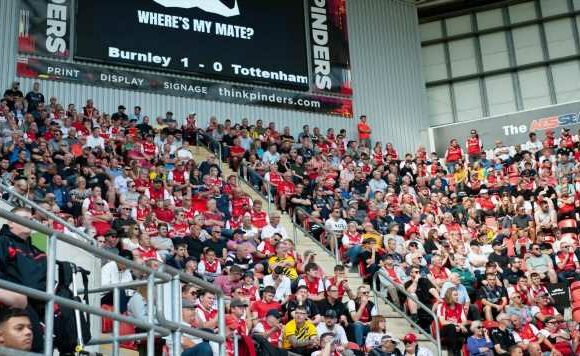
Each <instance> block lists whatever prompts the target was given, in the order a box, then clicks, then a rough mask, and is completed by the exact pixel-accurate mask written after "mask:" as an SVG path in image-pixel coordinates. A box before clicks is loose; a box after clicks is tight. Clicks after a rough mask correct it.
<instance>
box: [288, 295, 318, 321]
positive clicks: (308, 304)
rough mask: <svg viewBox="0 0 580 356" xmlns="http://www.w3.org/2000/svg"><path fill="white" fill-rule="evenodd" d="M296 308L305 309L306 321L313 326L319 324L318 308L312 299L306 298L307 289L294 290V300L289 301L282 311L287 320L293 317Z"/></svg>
mask: <svg viewBox="0 0 580 356" xmlns="http://www.w3.org/2000/svg"><path fill="white" fill-rule="evenodd" d="M298 307H304V308H305V309H306V312H307V318H308V320H310V321H312V322H313V323H314V324H315V325H316V324H318V323H319V322H320V320H321V318H320V313H319V311H318V306H317V304H316V303H315V302H314V301H313V300H312V299H310V298H308V288H306V286H300V287H298V288H296V293H294V298H292V299H290V300H289V301H288V303H287V304H286V305H285V306H283V308H282V310H283V311H284V312H285V314H286V317H287V319H288V320H290V319H292V318H293V317H294V310H296V308H298Z"/></svg>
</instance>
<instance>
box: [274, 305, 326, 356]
mask: <svg viewBox="0 0 580 356" xmlns="http://www.w3.org/2000/svg"><path fill="white" fill-rule="evenodd" d="M307 315H308V314H307V310H306V308H305V307H304V306H298V307H296V310H294V313H293V318H292V319H291V320H290V321H289V322H288V323H287V324H286V325H284V328H283V330H282V348H283V349H286V350H289V351H292V352H294V353H297V354H299V355H305V356H306V355H310V354H311V353H312V351H313V350H315V349H316V347H318V345H319V344H318V343H319V339H318V333H317V330H316V326H314V324H313V323H312V322H311V321H309V320H307Z"/></svg>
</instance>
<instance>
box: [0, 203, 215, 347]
mask: <svg viewBox="0 0 580 356" xmlns="http://www.w3.org/2000/svg"><path fill="white" fill-rule="evenodd" d="M0 217H2V218H4V219H6V220H8V221H13V222H15V223H17V224H19V225H22V226H25V227H28V228H29V229H31V230H35V231H38V232H41V233H44V234H47V235H49V249H48V256H47V278H46V290H45V291H40V290H37V289H33V288H30V287H26V286H23V285H20V284H16V283H12V282H9V281H5V280H0V288H4V289H6V290H10V291H14V292H16V293H20V294H24V295H26V296H28V297H31V298H33V299H39V300H41V301H44V302H46V308H45V315H44V323H45V335H53V331H54V308H55V303H58V304H60V305H62V306H65V307H69V308H72V309H75V312H77V311H82V312H85V313H89V314H93V315H98V316H101V317H105V318H109V319H112V320H114V332H113V337H112V338H110V339H95V340H94V343H93V342H90V341H89V343H88V344H103V343H113V355H118V354H119V346H120V341H122V340H125V339H127V338H128V337H129V336H120V335H118V334H119V322H124V323H128V324H132V325H135V326H136V327H139V328H142V329H144V330H146V331H147V332H146V333H145V335H140V334H136V335H132V336H135V338H136V339H140V338H146V339H147V345H148V347H147V355H148V356H153V353H154V347H153V346H154V340H155V336H156V335H161V336H166V335H169V334H172V337H174V340H176V341H178V340H180V339H178V338H175V334H176V333H180V332H185V333H187V334H190V335H192V336H195V337H201V338H204V339H207V340H211V341H215V342H217V343H218V344H219V345H220V355H224V354H225V345H224V343H225V337H224V335H225V318H224V301H223V299H224V293H223V291H222V290H221V289H219V288H217V287H216V286H214V285H212V284H210V283H207V282H205V281H202V280H199V279H198V278H195V277H192V276H189V275H186V274H184V273H182V272H180V271H178V270H176V269H174V268H172V267H170V266H166V265H162V266H161V267H160V268H159V269H158V270H154V269H151V268H149V267H147V266H145V265H142V264H138V263H136V262H133V261H130V260H128V259H125V258H123V257H120V256H118V255H115V254H112V253H110V252H107V251H105V250H101V249H98V248H97V247H95V246H93V245H89V244H87V243H85V242H83V241H82V240H79V239H76V238H73V237H71V236H69V235H66V234H63V233H60V232H56V231H53V230H52V229H50V228H49V227H47V226H45V225H42V224H39V223H38V222H36V221H33V220H30V219H26V218H24V217H22V216H19V215H17V214H14V213H12V212H9V211H6V210H5V209H0ZM57 240H62V241H64V242H66V243H69V244H71V245H73V246H76V247H78V248H80V249H83V250H85V251H87V252H90V253H93V254H94V255H95V257H101V258H106V259H109V260H113V261H115V262H119V263H122V264H124V265H126V266H128V267H129V268H131V269H134V270H137V271H141V272H145V273H146V274H147V275H148V277H147V280H146V281H145V283H146V285H147V300H149V301H151V300H153V296H154V286H155V283H156V282H158V281H157V280H156V279H160V280H161V281H165V282H171V283H172V285H171V287H172V288H171V291H172V293H171V297H172V308H177V306H179V305H181V303H180V302H181V292H180V288H179V281H180V280H184V281H187V282H190V283H195V284H198V285H201V286H202V287H204V288H206V289H208V290H210V291H211V292H213V293H215V294H216V295H217V297H218V298H217V299H218V329H219V333H218V334H211V333H208V332H204V331H201V330H197V329H193V328H191V327H188V326H185V325H181V313H180V312H179V313H176V312H175V310H174V313H172V315H173V316H178V318H177V319H176V321H169V320H165V319H164V318H159V320H158V321H157V322H154V320H153V317H154V315H153V314H154V310H153V308H154V303H148V314H147V315H148V319H147V321H144V320H140V319H137V318H134V317H131V316H126V315H122V314H120V313H119V286H118V285H114V286H110V287H109V288H108V289H113V291H114V311H113V312H110V311H106V310H103V309H101V308H100V306H99V307H96V306H92V305H87V304H84V303H81V302H77V301H74V300H72V299H67V298H62V297H59V296H57V295H55V293H54V285H55V282H56V276H55V270H56V243H57ZM101 290H102V289H101ZM79 346H80V348H81V349H82V347H83V346H84V345H83V344H82V340H79ZM180 350H181V343H180V342H178V343H177V345H174V351H175V352H176V354H180V353H181V351H180ZM52 353H53V344H52V337H46V338H45V350H44V355H52ZM12 354H17V353H15V352H14V353H12Z"/></svg>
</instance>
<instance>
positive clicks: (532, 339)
mask: <svg viewBox="0 0 580 356" xmlns="http://www.w3.org/2000/svg"><path fill="white" fill-rule="evenodd" d="M510 320H511V323H512V327H513V328H512V332H513V335H514V341H515V342H516V344H517V345H519V346H520V347H522V349H523V351H527V349H528V347H529V346H530V345H531V344H532V343H536V342H542V341H543V340H542V339H543V336H541V335H540V334H539V333H538V328H536V326H535V325H534V324H533V323H531V322H529V321H526V320H525V319H522V318H521V317H520V316H519V315H511V316H510Z"/></svg>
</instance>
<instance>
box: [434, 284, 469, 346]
mask: <svg viewBox="0 0 580 356" xmlns="http://www.w3.org/2000/svg"><path fill="white" fill-rule="evenodd" d="M437 317H438V318H439V325H441V330H440V333H441V337H442V343H443V344H444V345H445V346H447V347H448V348H449V352H450V353H451V354H452V355H453V356H460V355H461V349H462V347H463V343H464V340H465V337H466V335H467V328H466V327H465V325H466V324H467V318H466V316H465V312H464V310H463V306H462V305H461V304H459V293H458V292H457V290H455V288H449V289H447V292H446V293H445V297H444V300H443V302H442V303H440V304H439V306H438V307H437Z"/></svg>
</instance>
